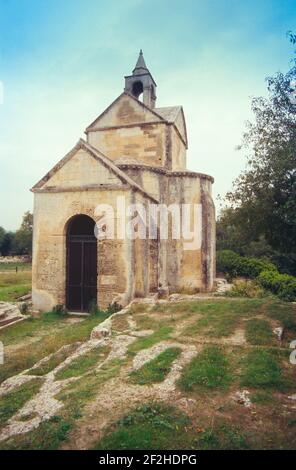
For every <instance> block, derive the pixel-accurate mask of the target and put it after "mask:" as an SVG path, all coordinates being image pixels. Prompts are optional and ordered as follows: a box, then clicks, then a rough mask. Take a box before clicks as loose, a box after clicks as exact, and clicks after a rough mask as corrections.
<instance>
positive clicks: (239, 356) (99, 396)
mask: <svg viewBox="0 0 296 470" xmlns="http://www.w3.org/2000/svg"><path fill="white" fill-rule="evenodd" d="M274 312H280V314H279V315H277V314H274ZM291 318H292V320H293V319H294V320H293V321H294V322H295V324H294V323H293V321H292V320H291ZM287 319H289V320H290V323H289V325H288V320H287ZM258 321H259V323H258ZM291 322H292V323H291ZM283 323H284V324H286V325H288V326H286V329H285V335H284V334H283V331H281V335H279V328H283ZM295 325H296V319H295V310H294V306H291V305H289V307H287V304H280V303H279V302H274V301H273V300H269V299H267V300H258V299H252V300H249V299H247V300H242V299H225V298H218V299H213V298H211V299H209V298H208V297H207V296H205V297H200V296H181V295H174V296H171V298H170V299H169V300H168V301H156V300H155V299H146V300H145V302H143V300H142V301H141V303H139V302H133V303H132V305H130V306H128V307H126V308H125V309H123V310H121V311H120V312H117V313H115V314H113V315H112V316H111V317H109V318H107V319H105V320H104V321H103V322H101V323H99V324H98V325H97V326H95V327H94V328H93V329H92V331H91V334H90V337H89V339H88V340H86V341H72V342H70V343H69V344H64V345H62V346H61V347H60V348H59V349H57V350H55V351H54V352H52V353H51V354H49V355H48V356H46V357H42V358H41V359H40V360H38V361H37V362H36V363H35V364H34V365H33V366H32V367H30V368H27V369H24V370H22V371H21V372H20V373H18V374H15V375H11V376H10V377H8V378H7V379H6V380H4V381H3V382H2V384H1V386H0V397H1V400H2V406H4V408H5V404H7V406H8V407H9V406H10V407H12V409H13V410H12V412H11V413H10V414H9V415H8V416H7V417H6V418H7V419H3V420H2V426H1V430H0V442H1V444H0V445H1V446H2V448H54V447H56V448H63V449H89V448H93V447H94V446H96V445H97V443H98V442H101V440H102V439H104V436H105V435H106V434H107V435H108V433H109V434H110V432H114V429H116V424H114V423H117V422H118V420H120V419H121V418H122V417H123V416H125V415H127V414H128V413H132V412H133V410H135V409H137V407H139V406H141V405H143V404H149V403H155V402H160V403H163V404H170V405H172V406H174V407H175V409H177V410H179V411H180V412H182V413H184V415H186V417H188V419H190V423H191V424H190V425H189V428H188V429H189V431H188V436H189V437H190V439H193V440H192V441H190V442H197V441H195V440H194V439H195V434H196V435H197V436H198V438H199V436H201V437H202V439H205V438H206V437H207V435H208V434H207V433H209V429H210V430H211V429H212V431H213V429H216V427H217V426H218V427H219V426H220V424H221V423H222V427H223V426H225V425H227V426H228V427H227V429H228V431H227V433H228V434H229V433H230V431H229V429H231V432H232V433H236V432H238V431H237V430H239V432H243V434H244V435H245V431H246V430H247V434H248V436H247V438H246V439H245V437H244V442H245V440H246V442H249V444H248V445H249V446H251V447H256V446H257V447H259V448H275V447H280V448H284V447H287V448H291V447H293V446H295V445H296V438H295V426H296V401H295V392H296V381H295V374H296V369H295V367H296V366H294V368H293V366H292V365H291V364H290V363H289V361H288V357H289V355H288V352H289V342H290V340H291V339H294V338H293V334H294V331H295V336H296V328H295ZM72 328H75V324H73V326H72ZM294 328H295V330H294ZM258 331H259V333H260V334H258ZM283 336H284V337H283ZM27 339H28V341H29V340H30V338H27ZM31 339H32V338H31ZM28 344H30V343H29V342H28ZM209 348H212V350H211V349H209ZM213 348H218V349H216V350H215V351H216V352H215V355H214V356H206V360H207V362H202V359H201V364H202V369H201V368H200V365H199V364H198V362H196V364H195V363H194V364H195V367H197V368H196V369H194V368H193V369H192V371H191V370H190V367H193V366H191V364H193V362H192V361H194V360H196V358H197V359H198V358H199V357H201V358H202V357H203V354H204V353H205V352H206V354H208V353H210V354H211V353H212V352H213V351H214V350H213ZM254 350H256V351H255V352H257V351H259V354H261V353H260V351H262V354H263V353H264V354H265V355H270V356H268V357H267V356H266V357H265V356H264V354H263V356H262V357H261V356H259V357H258V361H259V362H258V361H257V362H254V370H253V376H254V377H256V380H257V382H256V380H254V381H253V382H252V381H249V385H247V384H248V382H247V381H246V380H245V382H243V381H242V379H241V377H242V376H243V374H244V370H245V369H246V367H247V366H246V365H244V364H245V363H244V360H245V357H246V356H247V355H249V356H248V357H250V358H251V357H252V356H251V355H252V354H253V352H254ZM170 351H172V353H174V354H176V357H175V358H174V359H172V360H171V362H167V363H165V365H164V363H162V365H161V366H160V365H159V364H158V365H157V361H158V360H159V359H158V358H161V357H163V361H169V360H170V359H167V358H165V357H164V356H163V354H164V353H165V352H168V353H169V352H170ZM274 351H275V352H274ZM274 354H276V359H274V357H275V356H274ZM220 356H221V357H220ZM224 357H225V361H224V362H222V363H221V365H219V363H217V365H216V364H215V361H216V360H220V359H221V358H224ZM269 357H270V358H271V361H274V364H275V365H274V369H271V370H269V365H268V360H269V359H268V358H269ZM265 359H266V368H267V369H266V371H265V370H262V367H263V366H262V364H263V365H264V364H265V362H264V361H265ZM256 360H257V359H256ZM155 361H156V362H155ZM260 361H261V362H260ZM262 361H263V362H262ZM153 364H154V365H153ZM216 366H217V367H216ZM215 367H216V369H217V368H219V367H222V368H223V367H225V374H224V375H225V376H224V377H222V376H223V370H222V369H221V372H217V370H216V369H215ZM260 367H261V370H260ZM277 367H278V369H277ZM188 368H189V369H188ZM244 368H245V369H244ZM256 368H257V369H256ZM258 368H259V370H258ZM200 370H202V374H201V372H200ZM159 373H160V374H162V375H163V376H162V378H161V379H159ZM137 374H138V375H137ZM184 374H185V375H184ZM186 374H187V376H186ZM188 374H189V375H188ZM190 374H191V377H193V379H192V378H191V379H190V380H191V381H192V383H193V385H192V384H191V382H190V380H189V379H188V377H190ZM192 374H193V375H192ZM194 374H196V375H194ZM264 374H265V376H267V375H268V374H269V375H270V377H269V379H268V380H269V382H268V380H265V382H264V380H262V375H263V376H264ZM257 375H258V377H257ZM226 377H228V379H227V381H226V380H225V383H224V382H223V380H224V378H226ZM263 379H264V377H263ZM260 380H261V382H260ZM21 390H23V392H22V393H23V395H24V394H28V399H27V400H26V401H25V402H24V403H21V404H20V405H17V406H16V405H15V402H16V401H17V398H15V397H17V393H18V391H21ZM260 394H261V395H260ZM9 397H12V398H13V399H12V398H11V401H12V402H13V406H12V405H11V403H10V401H9ZM5 400H6V401H5ZM6 409H7V408H6ZM4 415H5V413H4ZM4 418H5V416H4ZM0 420H1V405H0ZM225 423H226V424H225ZM62 425H63V426H62ZM114 426H115V428H114ZM229 426H230V427H229ZM233 426H234V428H233V429H235V431H234V430H233V429H232V427H233ZM275 428H276V435H275V432H274V430H275ZM61 429H63V432H61ZM219 429H220V427H219ZM242 429H243V430H244V431H242ZM39 432H40V433H41V434H43V436H47V437H46V441H47V442H46V443H45V442H43V441H42V442H40V436H38V434H39ZM186 432H187V431H186ZM219 432H220V431H219ZM46 433H47V434H46ZM204 433H206V434H205V435H204ZM60 434H61V435H60ZM228 434H227V435H228ZM57 435H58V437H57ZM235 435H236V434H235ZM189 437H188V439H189ZM223 439H224V437H223ZM51 440H52V441H51ZM232 441H233V439H232ZM232 441H231V442H232ZM53 442H54V443H55V444H53ZM188 442H189V441H187V442H185V443H184V446H186V444H187V445H188ZM198 442H199V441H198ZM201 442H204V440H202V441H201ZM213 442H214V443H213V444H211V442H210V444H209V446H210V447H211V446H213V447H215V445H216V444H215V441H213ZM219 442H220V441H219ZM223 442H224V441H223ZM176 445H177V444H176ZM181 445H183V444H181ZM194 445H195V444H194ZM198 445H200V444H198ZM227 445H228V444H226V447H227ZM233 445H234V444H233V443H232V444H231V443H230V444H229V446H230V447H232V446H233ZM202 446H204V444H202ZM171 448H174V443H173V442H171Z"/></svg>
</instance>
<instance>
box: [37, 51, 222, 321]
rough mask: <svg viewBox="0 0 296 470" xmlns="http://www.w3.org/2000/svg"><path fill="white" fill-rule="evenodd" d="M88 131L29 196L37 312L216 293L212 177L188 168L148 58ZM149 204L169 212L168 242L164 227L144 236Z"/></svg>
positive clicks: (174, 113) (183, 139)
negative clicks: (184, 218) (183, 216)
mask: <svg viewBox="0 0 296 470" xmlns="http://www.w3.org/2000/svg"><path fill="white" fill-rule="evenodd" d="M140 97H142V100H140ZM85 133H86V138H85V140H84V139H80V140H79V141H78V142H77V144H76V145H75V146H74V147H73V148H72V149H71V150H70V152H69V153H68V154H67V155H66V156H65V157H64V158H62V159H61V160H60V161H59V162H58V163H57V164H56V165H55V166H54V168H52V169H51V170H50V171H49V172H48V173H47V174H46V175H45V176H44V177H43V178H42V179H41V180H40V181H39V182H38V183H37V184H36V185H35V186H34V187H33V188H32V191H33V193H34V234H33V281H32V284H33V285H32V298H33V307H34V308H35V309H36V310H40V311H49V310H51V309H52V308H53V307H54V306H55V305H64V306H65V308H66V309H67V310H68V311H78V312H86V311H88V309H89V306H90V304H91V303H92V302H95V303H96V304H97V305H99V306H100V308H106V307H107V306H108V305H109V304H111V303H113V302H115V301H116V302H118V303H119V304H121V305H123V306H124V305H126V304H127V303H128V302H130V301H131V300H132V299H133V298H135V297H147V296H149V295H153V294H158V295H159V296H163V297H165V296H167V295H168V294H171V293H178V292H181V293H182V292H184V293H196V292H199V291H211V290H212V289H213V283H214V278H215V209H214V204H213V200H212V196H211V189H212V184H213V178H212V177H211V176H208V175H205V174H201V173H196V172H193V171H190V170H187V168H186V150H187V146H188V142H187V133H186V123H185V117H184V112H183V109H182V107H181V106H172V107H157V106H156V83H155V81H154V79H153V77H152V75H151V73H150V71H149V70H148V68H147V66H146V64H145V61H144V57H143V53H142V51H141V52H140V55H139V58H138V61H137V63H136V66H135V68H134V70H133V72H132V74H131V75H128V76H126V77H125V87H124V91H123V93H122V94H121V95H119V96H118V98H116V100H115V101H113V103H111V105H110V106H109V107H108V108H107V109H106V110H105V111H104V112H103V113H102V114H100V115H99V117H97V118H96V119H95V120H94V121H93V122H92V123H91V124H90V125H89V126H88V127H87V128H86V131H85ZM119 206H120V208H119ZM152 206H153V207H154V208H155V207H156V208H159V207H166V208H169V210H168V212H167V213H168V219H167V220H168V222H167V232H168V237H166V236H164V235H163V233H162V232H161V230H160V229H159V228H158V227H156V229H155V230H154V233H153V236H151V234H149V235H148V236H145V237H143V236H142V235H143V217H144V216H143V213H144V215H145V214H149V210H150V207H152ZM183 206H184V207H185V206H186V207H187V209H188V208H189V209H188V211H189V212H187V215H188V214H189V215H190V216H191V219H190V224H189V225H190V227H189V228H191V231H192V227H193V231H195V232H198V233H195V234H194V235H195V237H194V238H195V239H196V240H197V242H196V243H192V244H191V245H190V241H189V240H188V239H187V237H186V236H185V235H184V233H183V230H182V227H181V230H179V232H178V230H175V232H174V227H175V225H174V224H175V219H174V216H178V207H183ZM131 207H132V208H133V211H134V212H133V211H132V210H131V209H130V208H131ZM108 208H109V209H110V210H111V212H112V211H113V214H114V217H113V228H112V229H111V230H110V227H109V226H108V220H110V218H109V219H108V217H107V216H106V214H107V215H108V214H109V212H110V210H109V209H108ZM141 208H142V209H141ZM171 208H173V209H172V210H171ZM176 208H177V209H176ZM119 209H120V210H119ZM187 209H186V210H187ZM174 210H175V212H174ZM108 211H109V212H108ZM129 211H130V212H129ZM141 211H142V212H141ZM132 212H133V214H132ZM184 213H185V209H184ZM159 214H160V216H159V218H160V219H163V218H164V217H165V212H161V211H160V212H159ZM132 215H133V216H134V219H133V220H135V217H136V219H137V222H133V224H130V226H129V227H130V230H132V231H133V234H132V236H131V234H130V232H129V234H128V235H127V233H123V232H124V229H123V227H125V226H126V225H127V223H129V222H130V220H131V216H132ZM195 216H198V224H197V225H196V224H194V217H195ZM192 221H193V222H192ZM141 224H142V225H141ZM192 224H193V225H192ZM96 227H99V232H100V234H99V235H98V229H97V230H95V228H96ZM154 228H155V227H154ZM187 228H188V227H187ZM116 231H117V232H120V234H118V233H114V232H116ZM144 231H145V229H144ZM148 231H149V230H148V228H147V230H146V235H147V232H148ZM104 232H105V233H104ZM176 232H177V233H176ZM184 232H185V231H184ZM172 233H173V234H172ZM140 234H141V236H140Z"/></svg>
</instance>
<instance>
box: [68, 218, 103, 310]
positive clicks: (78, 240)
mask: <svg viewBox="0 0 296 470" xmlns="http://www.w3.org/2000/svg"><path fill="white" fill-rule="evenodd" d="M94 228H95V222H94V220H93V219H91V218H90V217H88V216H87V215H77V216H75V217H73V218H72V219H71V220H70V222H69V223H68V227H67V276H66V308H67V309H68V310H70V311H78V312H88V311H89V307H90V304H91V303H92V302H95V303H96V302H97V239H96V237H95V235H94Z"/></svg>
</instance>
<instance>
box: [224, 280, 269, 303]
mask: <svg viewBox="0 0 296 470" xmlns="http://www.w3.org/2000/svg"><path fill="white" fill-rule="evenodd" d="M265 294H266V293H265V291H264V289H263V288H262V287H261V286H260V285H259V284H258V283H257V282H256V281H249V280H242V279H241V280H236V281H234V283H233V287H232V289H231V290H229V291H226V292H225V294H224V295H226V296H227V297H248V298H251V299H252V298H262V297H264V296H265Z"/></svg>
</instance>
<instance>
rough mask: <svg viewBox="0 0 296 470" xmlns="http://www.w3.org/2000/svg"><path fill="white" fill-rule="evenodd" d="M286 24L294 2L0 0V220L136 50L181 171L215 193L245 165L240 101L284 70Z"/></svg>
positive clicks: (19, 205)
mask: <svg viewBox="0 0 296 470" xmlns="http://www.w3.org/2000/svg"><path fill="white" fill-rule="evenodd" d="M289 30H293V31H294V32H295V31H296V2H295V0H248V1H245V0H244V1H242V0H148V1H147V0H0V100H1V94H2V95H3V100H2V101H1V104H0V201H1V202H0V226H3V227H4V228H5V229H6V230H15V229H16V228H18V227H19V225H20V223H21V219H22V215H23V213H24V212H25V211H27V210H32V208H33V194H32V193H31V192H30V188H31V187H32V186H33V185H34V184H35V183H36V182H37V181H39V179H41V178H42V177H43V176H44V174H45V173H47V171H49V169H51V167H52V166H53V165H54V164H56V163H57V162H58V161H59V160H60V159H61V158H62V157H63V156H64V155H65V154H66V153H67V152H68V151H69V150H70V149H71V148H72V147H73V146H74V145H75V144H76V142H77V141H78V140H79V138H80V137H84V130H85V128H86V127H87V126H88V125H89V124H90V123H91V122H92V121H93V120H94V119H95V118H96V117H97V116H98V115H99V114H100V113H101V112H102V111H103V110H104V109H105V108H106V107H107V106H108V105H109V104H110V103H111V102H112V101H113V100H114V99H115V98H116V97H117V96H118V95H119V94H121V92H122V91H123V87H124V78H123V77H124V75H128V74H130V73H131V71H132V69H133V68H134V65H135V63H136V60H137V57H138V53H139V49H140V48H142V49H143V52H144V57H145V61H146V64H147V66H148V68H149V70H150V71H151V73H152V75H153V77H154V79H155V81H156V83H157V106H175V105H182V106H183V108H184V112H185V117H186V123H187V131H188V139H189V148H188V152H187V166H188V169H190V170H193V171H198V172H203V173H207V174H210V175H212V176H214V178H215V184H214V197H215V199H216V200H217V196H218V194H220V195H222V196H223V195H224V194H225V193H226V192H227V191H228V190H230V189H231V185H232V181H233V180H234V179H235V178H236V177H237V176H238V174H239V173H240V172H241V171H242V170H243V169H244V168H245V164H246V156H245V153H244V151H237V150H236V147H237V145H239V144H240V143H241V136H242V133H243V131H244V128H245V123H246V121H247V120H249V119H252V113H251V97H252V96H261V95H265V94H266V82H265V78H266V76H269V75H274V74H275V73H276V72H277V71H279V70H281V71H283V72H285V71H287V70H288V69H289V67H290V65H291V59H292V57H293V46H292V45H291V44H290V43H289V41H288V39H287V37H286V33H287V31H289ZM1 91H3V93H1ZM217 205H218V206H219V203H218V202H217Z"/></svg>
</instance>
